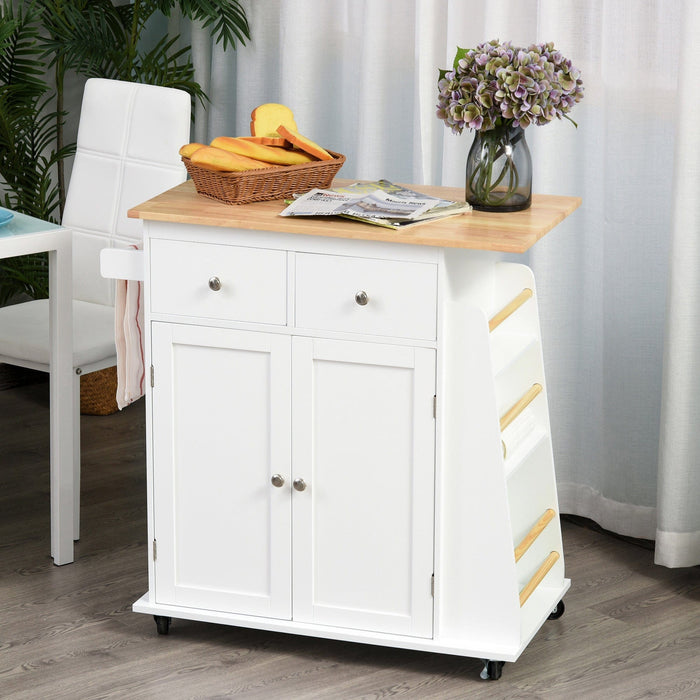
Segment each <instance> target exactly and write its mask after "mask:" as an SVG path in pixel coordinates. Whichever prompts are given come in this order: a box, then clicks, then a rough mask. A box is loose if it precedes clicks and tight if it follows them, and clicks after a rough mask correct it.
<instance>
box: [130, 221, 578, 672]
mask: <svg viewBox="0 0 700 700" xmlns="http://www.w3.org/2000/svg"><path fill="white" fill-rule="evenodd" d="M358 225H359V224H358ZM144 231H145V238H144V243H145V244H144V252H145V260H146V265H145V313H146V326H147V334H146V351H147V364H148V365H151V366H152V368H153V370H152V376H153V386H152V387H151V388H150V389H149V390H148V392H147V395H146V401H147V411H148V414H149V417H150V419H149V421H147V425H148V491H149V538H150V539H151V540H152V542H153V556H152V557H151V561H150V563H149V591H148V593H146V594H145V595H144V596H143V597H142V598H141V599H140V600H139V601H137V602H136V603H135V604H134V609H135V610H136V611H138V612H144V613H150V614H154V615H157V616H166V617H174V618H188V619H197V620H205V621H210V622H218V623H223V624H231V625H240V626H249V627H256V628H260V629H268V630H275V631H284V632H290V633H297V634H306V635H314V636H322V637H327V638H335V639H345V640H351V641H358V642H366V643H372V644H380V645H387V646H398V647H403V648H410V649H421V650H432V651H436V652H441V653H450V654H458V655H465V656H477V657H482V658H487V659H494V660H500V661H514V660H516V659H517V658H518V656H519V655H520V654H521V653H522V651H523V649H524V648H525V646H526V645H527V643H528V642H529V641H530V639H531V638H532V637H533V636H534V634H535V633H536V632H537V630H538V629H539V628H540V626H541V625H542V624H543V622H544V621H545V620H546V619H547V617H548V616H549V614H550V613H551V612H552V610H553V609H554V608H555V607H556V605H557V603H558V602H559V601H560V600H561V598H562V596H563V595H564V593H565V592H566V590H567V589H568V586H569V581H568V580H567V579H565V578H564V567H563V558H562V556H561V551H562V547H561V533H560V529H559V522H558V506H557V499H556V486H555V479H554V468H553V461H552V450H551V441H550V437H549V419H548V413H547V404H546V386H545V383H544V375H543V370H542V356H541V348H540V335H539V327H538V318H537V306H536V295H535V294H534V281H533V280H532V276H531V274H530V271H529V270H528V269H527V268H525V267H523V266H521V265H514V264H510V263H503V262H499V258H498V256H497V255H496V254H492V253H486V252H483V251H471V250H461V249H454V248H441V247H432V246H426V245H421V246H413V245H405V244H393V243H387V242H380V241H364V240H346V239H342V238H331V237H324V236H307V235H301V234H294V233H277V232H274V231H270V230H264V231H255V230H247V229H244V228H233V227H231V228H225V227H223V228H222V227H213V226H202V225H193V224H190V223H168V222H165V221H146V222H145V227H144ZM523 289H526V290H530V291H529V296H528V295H526V296H527V298H526V299H525V301H524V302H523V303H522V305H519V308H518V309H517V311H515V312H514V313H512V314H510V313H509V314H506V316H507V318H506V320H505V321H503V322H502V323H501V322H499V323H497V324H495V323H494V322H491V323H490V322H489V321H490V319H492V317H493V316H494V314H497V313H498V312H499V311H500V310H501V309H502V308H503V307H504V306H506V307H507V306H508V305H509V303H510V302H511V300H512V299H513V298H514V297H517V296H518V294H519V293H520V292H521V290H523ZM496 326H497V327H496ZM533 386H534V387H535V389H532V387H533ZM537 387H539V388H537ZM528 392H529V393H528ZM523 397H524V398H523ZM545 521H546V522H545ZM538 522H539V524H540V525H539V526H538V525H537V523H538ZM543 523H544V524H543ZM533 532H534V533H535V534H534V536H533ZM540 533H541V534H540ZM524 540H525V541H527V546H526V547H525V548H524V551H523V546H522V544H523V541H524ZM519 546H520V551H519V550H518V547H519ZM552 553H556V556H555V555H553V554H552Z"/></svg>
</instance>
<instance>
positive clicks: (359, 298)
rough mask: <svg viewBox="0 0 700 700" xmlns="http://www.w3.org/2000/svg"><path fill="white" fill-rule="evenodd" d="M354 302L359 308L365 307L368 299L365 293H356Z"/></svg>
mask: <svg viewBox="0 0 700 700" xmlns="http://www.w3.org/2000/svg"><path fill="white" fill-rule="evenodd" d="M355 301H356V302H357V303H358V304H359V305H360V306H367V302H368V301H369V297H368V296H367V292H358V293H357V294H355Z"/></svg>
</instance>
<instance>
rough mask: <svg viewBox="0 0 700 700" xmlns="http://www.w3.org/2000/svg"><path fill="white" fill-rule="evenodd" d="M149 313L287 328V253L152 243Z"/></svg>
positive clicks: (158, 241) (213, 245)
mask: <svg viewBox="0 0 700 700" xmlns="http://www.w3.org/2000/svg"><path fill="white" fill-rule="evenodd" d="M217 280H218V282H217ZM151 310H152V312H153V313H164V314H177V315H179V316H197V317H199V318H211V319H221V320H230V321H252V322H258V323H273V324H278V325H284V324H285V323H286V322H287V253H286V252H285V251H281V250H263V249H260V248H243V247H238V246H227V245H216V244H210V243H190V242H187V241H166V240H160V239H156V240H152V241H151Z"/></svg>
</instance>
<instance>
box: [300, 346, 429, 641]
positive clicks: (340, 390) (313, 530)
mask: <svg viewBox="0 0 700 700" xmlns="http://www.w3.org/2000/svg"><path fill="white" fill-rule="evenodd" d="M292 348H293V350H292V353H293V362H292V366H293V390H292V396H293V416H294V417H293V421H294V425H293V430H294V441H293V464H294V477H295V478H302V479H304V481H305V482H306V484H307V487H306V489H305V490H304V491H295V492H294V494H293V518H294V520H293V523H294V525H293V532H294V565H293V575H294V587H293V588H294V619H295V620H299V621H304V622H314V623H319V624H329V625H336V626H342V627H350V628H355V629H368V630H375V631H379V632H391V633H396V634H408V635H414V636H423V637H430V636H432V597H431V591H430V577H431V574H432V571H433V568H432V567H433V512H434V506H433V500H434V420H433V414H432V397H433V394H434V387H435V353H434V351H433V350H431V349H424V348H410V347H399V346H391V345H380V344H375V343H356V342H344V341H330V340H316V339H310V338H294V339H293V345H292Z"/></svg>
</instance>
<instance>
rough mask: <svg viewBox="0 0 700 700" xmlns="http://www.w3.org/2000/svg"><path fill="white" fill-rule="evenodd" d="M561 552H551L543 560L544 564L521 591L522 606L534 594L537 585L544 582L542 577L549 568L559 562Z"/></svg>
mask: <svg viewBox="0 0 700 700" xmlns="http://www.w3.org/2000/svg"><path fill="white" fill-rule="evenodd" d="M558 559H559V552H550V553H549V554H548V555H547V558H546V559H545V560H544V561H543V562H542V566H540V568H539V569H537V571H536V572H535V575H534V576H533V577H532V578H531V579H530V580H529V581H528V582H527V585H526V586H525V588H523V590H522V591H520V607H522V606H523V605H525V601H526V600H527V599H528V598H529V597H530V596H531V595H532V593H533V592H534V590H535V589H536V588H537V586H539V585H540V583H542V579H544V577H545V576H546V575H547V574H548V573H549V570H550V569H551V568H552V567H553V566H554V565H555V564H556V563H557V560H558Z"/></svg>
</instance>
